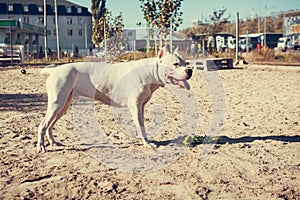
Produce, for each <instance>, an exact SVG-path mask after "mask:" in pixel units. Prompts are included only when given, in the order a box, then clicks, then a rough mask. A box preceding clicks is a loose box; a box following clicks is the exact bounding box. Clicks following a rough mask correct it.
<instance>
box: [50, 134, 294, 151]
mask: <svg viewBox="0 0 300 200" xmlns="http://www.w3.org/2000/svg"><path fill="white" fill-rule="evenodd" d="M186 137H188V136H179V137H177V138H175V139H172V140H164V141H154V140H150V142H151V143H154V144H155V145H156V146H157V147H158V148H159V147H162V146H168V145H175V146H177V147H180V146H181V147H185V146H188V147H196V146H198V145H203V144H219V145H224V144H227V143H228V144H237V143H241V144H246V143H251V142H254V141H266V140H273V141H281V142H283V143H294V142H300V136H299V135H295V136H285V135H270V136H261V137H258V136H256V137H251V136H245V137H239V138H230V137H227V136H205V137H202V138H203V140H202V141H201V142H191V143H188V144H185V142H184V141H185V138H186ZM81 145H82V146H81V147H78V146H77V147H76V146H68V145H67V146H65V145H62V146H60V148H54V149H51V150H47V151H48V152H58V151H65V150H67V151H88V150H90V149H95V148H96V149H99V148H101V149H105V148H109V149H113V148H114V147H113V146H111V145H107V144H106V145H99V144H81ZM140 146H141V147H142V144H140ZM124 149H126V148H124Z"/></svg>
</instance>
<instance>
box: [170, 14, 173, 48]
mask: <svg viewBox="0 0 300 200" xmlns="http://www.w3.org/2000/svg"><path fill="white" fill-rule="evenodd" d="M170 52H171V53H173V13H172V15H171V17H170Z"/></svg>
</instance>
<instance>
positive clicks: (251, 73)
mask: <svg viewBox="0 0 300 200" xmlns="http://www.w3.org/2000/svg"><path fill="white" fill-rule="evenodd" d="M19 69H20V68H4V67H3V68H1V69H0V81H1V85H0V113H1V115H0V119H1V123H0V149H1V150H0V167H1V171H0V199H166V200H170V199H212V200H214V199H300V153H299V152H300V145H299V144H300V121H299V119H300V84H299V83H300V68H297V67H296V68H295V67H294V68H292V67H289V68H288V67H277V66H272V67H268V66H263V67H262V66H254V65H252V66H251V65H249V66H246V67H245V66H244V67H242V68H241V69H233V70H221V71H219V72H218V73H217V74H218V75H219V76H220V81H219V82H218V83H216V84H221V85H222V88H223V89H224V90H220V91H221V93H222V91H224V93H223V96H222V94H219V95H221V97H220V98H218V97H217V96H216V97H217V98H216V99H215V100H214V99H213V98H212V96H213V93H219V92H218V90H214V89H211V87H210V86H209V85H208V84H210V85H212V84H214V83H213V82H211V83H210V82H207V81H206V79H205V77H206V75H203V74H202V73H199V72H195V73H194V76H193V78H192V79H191V80H190V83H191V85H192V86H193V95H191V93H189V94H185V93H184V92H183V93H182V95H186V96H185V98H189V97H191V96H194V97H195V99H196V100H195V99H194V100H192V102H191V103H188V104H189V105H188V106H187V107H189V108H190V107H191V106H192V108H195V110H194V111H196V113H198V115H197V114H190V113H193V111H189V110H188V109H185V108H184V106H182V103H181V99H180V98H179V97H178V96H176V94H177V93H175V94H174V93H173V92H172V90H170V89H167V88H161V89H159V90H157V91H156V93H155V94H154V96H153V98H152V99H151V101H150V102H149V103H148V105H147V107H146V113H145V115H146V117H145V118H146V119H145V120H146V124H147V128H148V129H149V132H150V137H151V140H153V141H156V143H157V144H158V149H157V150H156V151H155V150H148V149H144V148H143V147H142V146H141V145H140V143H139V142H138V140H137V139H136V138H135V137H133V136H132V135H130V134H127V133H126V131H122V127H121V126H119V123H120V121H119V120H122V117H120V116H121V115H120V116H119V114H116V113H114V112H115V109H111V108H110V107H108V106H105V105H101V104H98V103H96V104H95V105H94V110H95V111H96V115H95V116H96V121H97V123H98V125H99V126H100V127H101V128H102V130H103V132H104V133H105V135H106V136H107V137H106V139H107V140H108V141H109V144H110V145H111V146H112V147H113V148H115V149H117V151H116V152H117V153H120V152H121V153H120V154H119V156H118V155H115V154H113V153H111V152H112V151H111V150H110V148H108V147H105V146H103V147H102V148H101V145H98V146H95V145H94V146H93V145H91V144H90V145H89V144H87V143H88V142H90V141H88V140H84V136H82V135H84V134H82V133H83V132H84V131H87V132H88V133H90V132H91V131H92V129H93V127H92V128H91V129H89V130H86V128H85V127H82V126H78V123H79V121H82V120H83V121H84V120H85V119H89V118H88V117H87V116H89V117H93V116H92V115H90V114H89V113H87V114H86V116H85V115H84V113H81V114H79V117H78V113H77V117H74V115H75V112H76V111H77V107H74V106H72V108H70V109H69V110H68V111H67V113H66V115H64V116H63V117H62V119H61V120H60V121H58V123H57V124H56V126H55V129H54V131H53V134H54V135H55V139H56V140H57V141H59V142H61V143H63V144H64V145H65V146H60V147H50V146H47V147H46V148H47V150H48V151H47V152H46V153H44V154H41V153H39V154H38V153H36V148H35V145H36V139H37V138H36V137H37V136H36V135H37V129H38V124H39V122H40V121H41V119H42V117H43V116H44V115H45V111H46V101H47V96H46V90H45V80H46V76H42V75H40V74H39V71H40V68H29V67H28V68H26V69H27V74H26V75H22V74H19ZM214 73H216V72H214ZM208 76H209V75H208ZM217 95H218V94H217ZM223 97H225V99H222V98H223ZM220 99H221V100H220ZM185 100H186V99H184V100H183V101H185ZM214 101H220V102H222V101H223V103H224V104H222V105H223V108H219V110H218V109H217V110H214V109H213V105H214ZM76 104H77V105H80V102H79V103H76V102H75V103H74V105H76ZM81 104H82V105H84V102H83V103H82V102H81ZM184 111H187V113H188V117H186V116H184V117H183V112H184ZM223 111H225V112H223ZM220 112H221V113H223V114H224V115H222V114H221V115H220V116H221V117H222V119H221V122H220V121H219V122H220V123H219V125H216V126H218V127H212V128H213V129H214V128H215V129H219V128H220V127H221V128H222V130H221V132H220V133H218V135H217V137H216V136H215V137H214V138H215V140H214V142H217V143H212V144H199V145H195V146H189V147H186V146H183V145H180V140H177V143H176V141H175V140H176V138H181V137H182V136H184V135H189V134H191V133H185V132H184V131H182V130H181V128H182V127H183V126H185V125H186V124H189V123H190V121H191V122H193V121H195V120H196V122H197V123H196V125H195V124H194V125H193V124H192V125H189V127H188V129H187V130H188V131H191V132H193V133H192V134H196V135H199V136H203V135H205V134H207V135H208V134H210V132H209V130H210V127H211V125H212V124H214V123H213V122H211V119H212V118H213V116H215V115H218V114H219V113H220ZM155 116H160V118H157V117H155ZM183 118H186V119H187V121H184V120H182V119H183ZM126 120H127V121H126ZM222 120H223V121H222ZM125 121H126V122H122V123H127V124H131V119H125ZM84 123H87V124H89V122H84ZM214 126H215V125H214ZM129 127H130V125H129ZM128 129H130V128H128ZM155 130H156V131H155ZM157 130H158V131H157ZM129 131H130V130H129ZM127 132H128V131H127ZM82 137H83V138H82ZM87 141H88V142H87ZM168 141H173V142H174V141H175V142H174V146H175V148H174V151H173V150H171V151H166V152H168V153H169V154H168V153H166V154H164V153H162V152H164V151H163V150H164V149H167V148H168V147H169V146H170V145H169V144H170V142H168ZM178 141H179V142H178ZM46 144H48V143H46ZM97 147H98V148H97ZM93 151H94V154H93ZM95 152H96V154H97V153H98V154H99V155H100V156H98V157H97V156H95ZM173 152H174V153H173ZM105 153H106V154H105ZM156 154H157V155H158V154H163V155H162V158H163V160H165V161H166V162H165V163H163V164H162V162H163V160H162V159H160V158H161V157H157V158H155V155H156ZM135 155H138V156H140V158H139V159H138V160H134V159H133V157H135ZM143 155H146V156H145V157H143ZM153 155H154V157H152V158H150V159H149V158H146V157H147V156H149V157H151V156H153ZM123 156H125V157H126V156H127V157H126V159H129V160H128V163H129V164H130V162H132V163H133V164H135V165H138V166H139V167H140V168H139V169H138V170H134V169H130V166H132V165H131V164H130V166H129V165H128V163H127V161H126V159H125V158H123ZM131 158H132V159H131ZM154 158H155V159H154ZM169 158H171V159H169ZM118 159H119V160H118ZM130 159H131V160H130ZM151 159H152V160H151ZM108 160H109V161H108ZM113 160H115V161H116V162H115V164H111V162H113ZM124 160H125V162H124ZM147 160H148V161H147ZM153 160H154V161H153ZM148 162H149V163H148ZM126 164H127V165H128V166H126ZM124 166H125V167H124ZM149 166H151V170H150V171H149V170H148V171H147V170H146V169H147V167H149ZM143 169H145V170H143ZM149 169H150V168H149Z"/></svg>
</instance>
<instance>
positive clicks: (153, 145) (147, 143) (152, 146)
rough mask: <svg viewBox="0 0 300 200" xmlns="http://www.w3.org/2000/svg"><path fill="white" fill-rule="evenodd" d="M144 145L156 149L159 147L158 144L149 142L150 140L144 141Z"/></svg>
mask: <svg viewBox="0 0 300 200" xmlns="http://www.w3.org/2000/svg"><path fill="white" fill-rule="evenodd" d="M143 145H144V147H146V148H148V149H156V148H157V146H156V144H153V143H149V142H144V143H143Z"/></svg>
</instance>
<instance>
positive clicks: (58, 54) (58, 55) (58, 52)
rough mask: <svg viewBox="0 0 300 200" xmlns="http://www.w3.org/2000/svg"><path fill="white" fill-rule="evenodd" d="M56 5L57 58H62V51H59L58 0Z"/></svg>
mask: <svg viewBox="0 0 300 200" xmlns="http://www.w3.org/2000/svg"><path fill="white" fill-rule="evenodd" d="M54 4H55V5H54V6H55V29H56V46H57V58H58V60H59V59H60V51H59V35H58V17H57V15H58V11H57V3H56V0H54Z"/></svg>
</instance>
